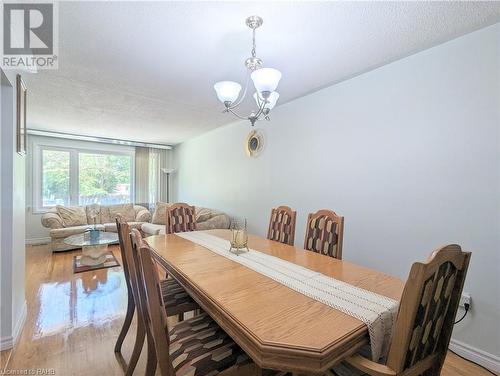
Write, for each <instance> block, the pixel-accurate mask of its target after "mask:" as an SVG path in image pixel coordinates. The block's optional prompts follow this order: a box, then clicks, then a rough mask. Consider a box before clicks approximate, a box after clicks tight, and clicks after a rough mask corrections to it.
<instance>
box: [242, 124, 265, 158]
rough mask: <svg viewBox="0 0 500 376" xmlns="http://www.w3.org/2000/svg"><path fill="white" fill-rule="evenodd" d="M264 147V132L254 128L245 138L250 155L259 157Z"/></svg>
mask: <svg viewBox="0 0 500 376" xmlns="http://www.w3.org/2000/svg"><path fill="white" fill-rule="evenodd" d="M263 149H264V134H263V133H262V131H261V130H259V129H254V130H252V131H251V132H250V133H249V134H248V136H247V138H246V140H245V151H246V153H247V155H248V156H249V157H254V158H255V157H258V156H259V155H260V153H261V152H262V150H263Z"/></svg>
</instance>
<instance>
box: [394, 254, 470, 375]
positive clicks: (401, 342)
mask: <svg viewBox="0 0 500 376" xmlns="http://www.w3.org/2000/svg"><path fill="white" fill-rule="evenodd" d="M470 255H471V254H470V253H469V252H462V249H461V248H460V246H458V245H455V244H452V245H447V246H445V247H442V248H440V249H438V250H436V251H434V252H433V253H432V254H431V256H430V257H429V258H428V259H427V261H426V262H425V263H419V262H417V263H415V264H413V266H412V268H411V271H410V275H409V277H408V280H407V281H406V285H405V288H404V291H403V295H402V297H401V303H400V306H399V313H398V318H397V320H396V326H395V330H394V336H393V339H392V343H391V348H390V350H389V356H388V358H387V366H389V367H390V368H391V369H393V370H394V371H395V372H396V373H397V374H398V375H400V374H402V373H403V372H404V374H406V373H407V372H409V374H412V375H424V376H427V375H429V376H430V375H439V374H440V371H441V368H442V366H443V362H444V359H445V356H446V352H447V350H448V345H449V343H450V337H451V332H452V330H453V325H454V321H455V316H456V314H457V309H458V304H459V302H460V296H461V295H462V288H463V285H464V281H465V276H466V274H467V269H468V266H469V260H470Z"/></svg>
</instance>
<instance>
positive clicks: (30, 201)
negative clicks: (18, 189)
mask: <svg viewBox="0 0 500 376" xmlns="http://www.w3.org/2000/svg"><path fill="white" fill-rule="evenodd" d="M37 145H43V146H55V147H66V148H76V149H85V150H91V151H106V152H113V151H114V152H117V153H130V154H131V155H135V147H133V146H125V145H112V144H103V143H97V142H88V141H77V140H67V139H61V138H54V137H42V136H28V155H27V156H26V158H27V159H26V162H27V165H26V241H27V242H28V243H30V244H41V243H47V242H49V241H50V237H49V229H48V228H45V227H43V226H42V223H41V217H42V215H43V212H41V211H37V209H36V208H35V207H34V195H35V192H34V191H33V180H34V175H33V173H34V172H33V166H34V165H36V164H39V163H40V161H39V155H37V154H36V153H35V149H36V146H37ZM133 163H134V161H133Z"/></svg>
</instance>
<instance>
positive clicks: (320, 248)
mask: <svg viewBox="0 0 500 376" xmlns="http://www.w3.org/2000/svg"><path fill="white" fill-rule="evenodd" d="M343 238H344V217H341V216H339V215H337V214H336V213H335V212H334V211H331V210H326V209H323V210H318V211H317V212H316V213H310V214H309V216H308V218H307V228H306V236H305V240H304V249H307V250H309V251H314V252H317V253H321V254H323V255H328V256H331V257H334V258H336V259H339V260H341V259H342V243H343Z"/></svg>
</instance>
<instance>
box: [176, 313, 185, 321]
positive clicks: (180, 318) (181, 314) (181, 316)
mask: <svg viewBox="0 0 500 376" xmlns="http://www.w3.org/2000/svg"><path fill="white" fill-rule="evenodd" d="M177 318H178V320H179V322H181V321H184V312H181V313H179V315H178V316H177Z"/></svg>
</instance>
